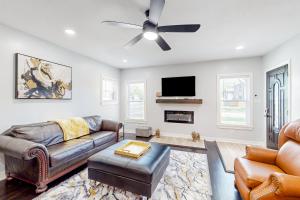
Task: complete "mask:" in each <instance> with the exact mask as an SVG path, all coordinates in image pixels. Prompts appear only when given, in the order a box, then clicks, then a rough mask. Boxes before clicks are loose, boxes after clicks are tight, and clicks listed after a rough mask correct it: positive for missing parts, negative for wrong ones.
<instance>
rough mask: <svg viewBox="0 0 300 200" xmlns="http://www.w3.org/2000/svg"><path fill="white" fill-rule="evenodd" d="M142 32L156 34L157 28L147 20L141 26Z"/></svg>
mask: <svg viewBox="0 0 300 200" xmlns="http://www.w3.org/2000/svg"><path fill="white" fill-rule="evenodd" d="M143 31H144V32H154V33H157V26H156V25H155V24H153V23H151V22H150V21H149V20H147V21H145V22H144V24H143Z"/></svg>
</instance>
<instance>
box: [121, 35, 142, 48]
mask: <svg viewBox="0 0 300 200" xmlns="http://www.w3.org/2000/svg"><path fill="white" fill-rule="evenodd" d="M142 38H143V33H141V34H139V35H137V36H135V37H134V38H133V39H132V40H130V41H129V42H127V43H126V44H125V45H124V48H126V49H127V48H129V47H132V46H133V45H135V44H136V43H137V42H138V41H140V40H141V39H142Z"/></svg>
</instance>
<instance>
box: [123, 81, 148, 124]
mask: <svg viewBox="0 0 300 200" xmlns="http://www.w3.org/2000/svg"><path fill="white" fill-rule="evenodd" d="M145 98H146V83H145V82H144V81H135V82H129V83H128V84H127V120H128V121H145V120H146V119H145V108H146V106H145Z"/></svg>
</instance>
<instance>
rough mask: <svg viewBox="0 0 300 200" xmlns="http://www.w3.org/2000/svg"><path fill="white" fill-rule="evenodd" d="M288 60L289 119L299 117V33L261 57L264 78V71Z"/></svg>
mask: <svg viewBox="0 0 300 200" xmlns="http://www.w3.org/2000/svg"><path fill="white" fill-rule="evenodd" d="M287 61H288V62H290V67H291V68H290V72H291V74H290V75H291V77H290V78H291V88H290V91H291V99H290V100H291V101H290V102H291V105H290V107H291V113H290V114H291V120H295V119H299V118H300V92H299V91H300V34H299V35H297V36H296V37H294V38H292V39H291V40H289V41H287V42H285V43H284V44H282V45H281V46H279V47H278V48H276V49H274V50H273V51H271V52H269V53H268V54H266V55H265V56H264V57H263V67H264V79H265V77H266V72H267V71H270V70H271V69H273V68H276V67H279V65H280V64H283V63H285V62H287Z"/></svg>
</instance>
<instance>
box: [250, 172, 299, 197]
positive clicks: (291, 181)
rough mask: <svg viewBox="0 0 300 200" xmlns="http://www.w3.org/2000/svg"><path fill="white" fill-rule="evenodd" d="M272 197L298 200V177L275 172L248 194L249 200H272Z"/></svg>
mask: <svg viewBox="0 0 300 200" xmlns="http://www.w3.org/2000/svg"><path fill="white" fill-rule="evenodd" d="M270 197H271V198H270ZM272 197H273V198H274V199H279V198H284V197H285V198H300V177H299V176H293V175H289V174H283V173H278V172H275V173H273V174H271V175H270V177H269V178H268V179H267V180H266V181H265V182H264V183H262V184H261V185H260V186H258V187H257V188H255V189H254V190H253V191H251V193H250V199H251V200H256V199H259V200H264V199H272ZM276 197H277V198H276Z"/></svg>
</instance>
